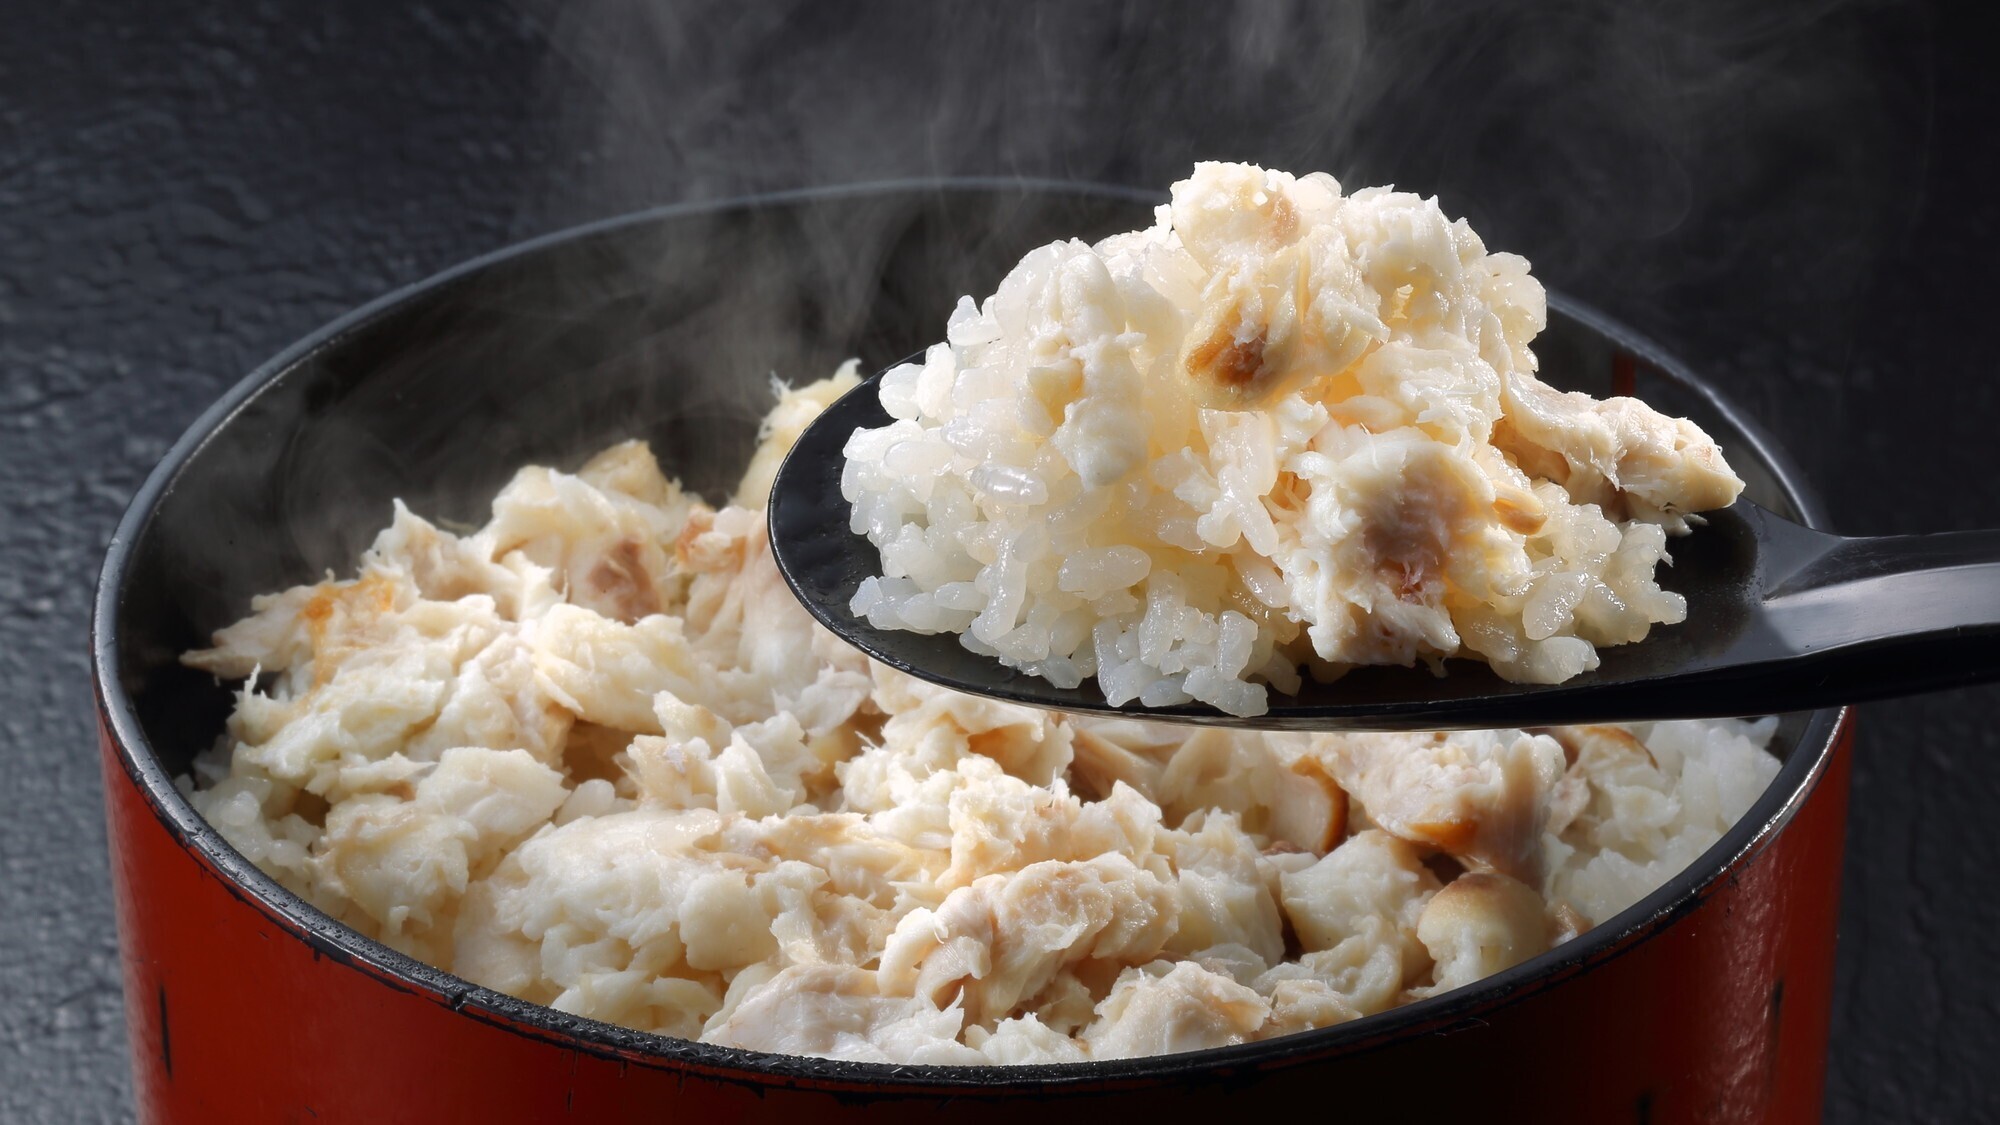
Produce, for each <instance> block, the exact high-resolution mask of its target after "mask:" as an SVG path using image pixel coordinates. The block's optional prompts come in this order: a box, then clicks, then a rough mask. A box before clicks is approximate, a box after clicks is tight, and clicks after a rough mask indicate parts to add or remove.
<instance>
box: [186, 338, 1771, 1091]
mask: <svg viewBox="0 0 2000 1125" xmlns="http://www.w3.org/2000/svg"><path fill="white" fill-rule="evenodd" d="M855 382H856V380H855V379H854V377H853V375H852V373H851V371H849V372H845V373H843V374H842V375H841V376H839V377H838V378H836V379H833V380H828V381H826V382H822V383H819V384H815V385H814V386H811V387H808V388H805V389H803V390H801V391H798V392H794V393H791V394H788V395H786V396H785V397H784V399H783V401H782V402H781V403H780V404H779V406H778V408H777V410H776V411H775V412H774V413H773V416H772V420H771V423H770V425H769V427H768V431H769V434H770V437H769V440H767V442H766V443H765V446H764V448H763V449H762V450H760V451H759V453H758V455H757V458H756V459H755V461H754V462H753V464H752V466H751V469H750V471H749V472H748V474H747V475H746V478H745V480H744V483H743V485H742V487H741V490H740V491H739V492H738V494H737V497H736V504H735V505H732V506H729V507H725V508H723V509H722V510H720V511H717V510H714V509H711V508H710V507H708V506H707V505H705V504H703V503H702V502H701V501H699V500H698V499H696V498H694V497H692V496H689V495H687V494H686V493H684V492H682V491H681V489H680V488H679V487H678V486H677V485H676V484H675V483H674V482H672V481H670V480H668V479H667V478H666V477H664V476H663V475H662V474H661V473H660V470H659V468H658V466H657V465H656V464H655V462H654V460H653V457H652V455H651V454H650V453H649V452H648V451H647V449H646V448H645V447H644V446H642V445H639V444H636V443H628V444H625V445H620V446H616V447H613V448H612V449H609V450H607V451H605V452H604V453H602V454H600V455H598V456H597V457H596V458H594V459H593V460H591V461H590V462H589V463H588V464H586V465H585V466H583V468H582V469H581V470H580V471H578V472H576V473H575V474H569V473H561V472H554V471H551V470H549V469H545V468H537V467H531V468H526V469H522V470H521V471H520V472H519V473H518V474H517V475H516V476H515V478H514V480H513V481H512V483H510V484H509V485H508V486H507V487H506V488H505V489H504V490H503V491H502V492H501V493H500V494H499V496H498V497H497V498H496V499H495V500H494V502H493V509H492V518H491V520H490V521H489V522H488V523H487V524H486V526H485V527H484V528H482V529H481V530H480V531H478V532H477V533H476V534H473V535H468V536H463V537H461V536H457V535H454V534H452V533H450V532H448V531H445V530H441V529H439V528H438V527H436V526H434V525H432V524H430V523H428V522H426V521H425V520H423V519H421V518H419V517H418V516H416V515H415V514H413V513H411V512H410V511H409V510H408V509H406V508H404V507H402V506H401V505H400V504H399V505H397V506H396V509H395V514H394V519H393V521H392V522H391V523H390V525H389V527H387V528H386V529H385V530H383V531H382V533H381V534H380V535H379V536H378V537H377V538H376V540H375V543H374V546H373V547H372V548H371V549H370V550H369V551H368V552H367V554H366V555H365V556H364V557H363V560H362V564H361V568H360V574H359V576H358V577H357V578H355V579H353V580H347V581H334V580H332V579H329V580H327V581H324V582H320V583H316V584H314V585H310V586H301V587H297V588H294V589H291V590H287V591H285V592H283V593H279V594H274V595H270V596H266V597H261V598H258V599H256V600H255V602H254V603H253V608H254V613H253V614H252V616H250V617H248V618H246V619H245V620H243V621H241V622H239V623H237V624H236V625H233V626H231V627H229V628H227V629H224V630H222V631H221V632H220V633H218V634H217V635H216V637H215V647H213V648H211V649H207V650H205V651H202V652H196V653H191V654H189V655H188V656H187V657H186V661H187V663H189V664H191V665H193V666H194V667H197V668H202V669H206V670H208V671H210V672H213V673H215V674H216V675H217V676H220V677H224V678H228V679H233V680H242V681H244V683H243V686H242V689H241V692H240V694H239V695H238V696H237V702H236V709H235V712H234V714H233V715H232V716H231V718H230V721H229V729H228V734H227V736H226V737H225V738H223V739H222V740H221V742H220V743H219V744H218V745H217V746H216V747H215V749H214V750H213V751H212V752H211V753H209V754H206V755H204V756H203V757H202V758H201V759H200V760H199V761H198V762H197V763H196V777H197V780H188V781H184V788H185V790H186V791H187V792H188V796H189V799H190V800H191V801H192V802H193V804H194V806H195V808H196V809H197V810H199V811H200V812H201V814H202V815H203V816H205V817H207V818H208V820H209V821H210V822H211V823H212V824H214V825H215V827H216V828H217V829H218V830H219V831H220V832H221V833H222V834H223V836H224V837H225V838H227V839H228V840H229V842H230V843H231V844H232V845H233V846H234V847H235V848H236V849H237V850H238V851H240V852H242V853H243V854H244V855H245V856H246V857H248V858H249V859H251V860H252V861H254V862H255V863H257V864H258V865H259V866H260V867H261V868H263V870H265V871H266V872H268V873H269V874H271V875H272V876H273V877H274V878H276V879H278V880H279V881H280V882H282V883H283V884H284V885H285V886H287V887H289V888H291V889H292V890H293V891H295V892H297V893H298V894H299V895H301V896H302V897H304V898H305V899H306V900H307V901H309V902H311V903H313V904H314V905H316V906H317V907H319V908H320V909H321V910H324V911H325V912H327V913H328V914H330V915H332V916H333V917H335V918H337V919H339V920H340V921H342V922H344V923H346V924H347V925H349V926H352V927H354V928H356V929H358V930H360V931H361V932H362V933H364V934H367V935H369V936H371V937H374V938H376V939H378V940H380V941H382V942H385V943H387V944H388V945H390V946H393V947H395V948H397V949H400V950H402V951H404V952H406V953H408V954H410V955H412V956H415V957H418V958H421V959H423V960H426V961H429V962H430V963H432V964H434V965H438V966H440V967H442V968H444V969H447V970H449V971H451V972H454V973H456V974H458V975H459V976H461V977H464V978H466V979H468V980H471V981H474V982H476V983H478V984H482V985H486V986H488V987H491V988H495V989H498V990H501V991H503V992H508V993H511V994H513V995H516V996H520V997H522V998H525V999H527V1000H530V1001H534V1002H538V1003H542V1004H548V1005H551V1006H553V1007H555V1008H558V1009H560V1010H562V1011H565V1012H571V1013H575V1014H578V1015H583V1016H588V1017H592V1018H595V1019H600V1020H605V1021H609V1022H612V1023H618V1024H624V1025H626V1026H630V1027H635V1028H639V1029H642V1030H646V1031H653V1032H659V1033H662V1034H666V1035H673V1036H681V1037H685V1038H699V1039H702V1040H705V1041H708V1042H712V1043H721V1044H730V1045H735V1046H740V1047H750V1048H756V1049H760V1050H766V1051H780V1052H788V1053H794V1054H809V1055H825V1056H832V1057H838V1058H847V1059H862V1060H873V1061H878V1062H894V1063H981V1062H990V1063H1031V1062H1055V1061H1069V1060H1081V1059H1103V1058H1115V1057H1122V1056H1130V1055H1143V1054H1155V1053H1163V1052H1175V1051H1188V1050H1195V1049H1199V1048H1204V1047H1211V1046H1219V1045H1223V1044H1229V1043H1238V1042H1243V1041H1246V1040H1253V1039H1262V1038H1269V1037H1272V1036H1278V1035H1285V1034H1289V1033H1292V1032H1296V1031H1301V1030H1305V1029H1307V1028H1313V1027H1322V1026H1326V1025H1328V1024H1334V1023H1339V1022H1341V1021H1344V1020H1350V1019H1354V1018H1357V1017H1359V1016H1364V1015H1367V1014H1370V1013H1373V1012H1379V1011H1382V1010H1385V1009H1387V1008H1390V1007H1393V1006H1395V1005H1398V1004H1401V1003H1405V1002H1408V1001H1410V1000H1414V999H1418V998H1421V997H1425V996H1429V995H1433V994H1436V993H1438V992H1442V991H1445V990H1448V989H1451V988H1456V987H1459V986H1461V985H1464V984H1467V983H1469V982H1471V981H1474V980H1477V979H1479V978H1480V977H1482V976H1485V975H1487V974H1489V973H1492V972H1495V971H1498V970H1500V969H1502V968H1505V967H1507V966H1509V965H1512V964H1515V963H1517V962H1519V961H1521V960H1524V959H1526V958H1528V957H1531V956H1533V955H1534V954H1536V953H1539V952H1541V951H1543V950H1545V949H1547V948H1549V947H1550V946H1551V945H1553V944H1555V943H1558V942H1560V941H1563V940H1566V939H1567V938H1568V937H1570V936H1572V935H1574V934H1575V933H1576V932H1578V931H1579V930H1581V929H1583V928H1585V927H1587V926H1588V925H1589V924H1591V923H1592V922H1595V921H1602V920H1603V919H1605V918H1608V917H1609V916H1611V915H1612V914H1615V913H1617V912H1618V911H1619V910H1621V909H1623V908H1624V907H1625V906H1627V905H1629V904H1631V903H1632V902H1634V901H1636V900H1637V899H1638V898H1639V897H1641V896H1642V895H1644V894H1645V893H1646V892H1647V891H1649V890H1650V889H1652V888H1653V887H1655V886H1657V885H1658V884H1659V883H1660V882H1662V881H1663V880H1664V879H1666V878H1667V877H1668V876H1669V875H1670V874H1672V873H1673V872H1674V871H1675V870H1677V869H1679V868H1680V867H1681V866H1682V865H1684V864H1685V863H1686V862H1687V861H1688V860H1689V859H1691V858H1692V857H1694V856H1696V855H1698V854H1699V853H1701V852H1702V851H1703V850H1704V849H1706V848H1707V847H1708V846H1709V845H1710V844H1712V843H1713V842H1714V841H1715V840H1716V839H1718V838H1719V836H1720V835H1721V833H1722V832H1723V831H1724V830H1725V829H1726V828H1727V827H1728V826H1729V825H1730V824H1731V823H1732V822H1734V821H1735V820H1736V819H1737V818H1738V817H1740V816H1741V815H1742V814H1743V812H1744V811H1745V810H1746V809H1747V808H1748V807H1749V805H1750V804H1751V802H1752V801H1753V800H1755V798H1756V797H1757V795H1758V794H1759V793H1760V792H1761V791H1762V790H1763V789H1764V787H1765V786H1766V785H1767V784H1768V783H1769V781H1770V780H1771V778H1772V776H1773V775H1774V774H1775V772H1776V770H1777V762H1776V760H1775V759H1773V758H1772V757H1771V756H1770V755H1769V754H1768V753H1766V752H1765V751H1764V750H1763V749H1762V746H1763V745H1764V743H1765V741H1766V740H1767V739H1768V738H1769V737H1770V735H1771V732H1772V729H1773V727H1772V724H1771V722H1769V721H1763V722H1756V723H1745V722H1734V721H1725V722H1700V723H1677V724H1662V725H1659V726H1654V727H1635V728H1631V729H1629V730H1628V729H1625V728H1616V727H1594V728H1573V729H1564V730H1557V731H1555V732H1553V733H1552V734H1527V733H1523V732H1519V731H1487V732H1477V733H1468V734H1452V735H1334V736H1324V737H1307V736H1296V735H1277V734H1262V733H1252V732H1244V733H1231V732H1224V731H1218V730H1191V729H1188V728H1180V727H1171V726H1161V725H1154V724H1148V723H1140V722H1129V721H1087V720H1083V719H1077V718H1070V717H1065V716H1061V715H1055V714H1050V713H1046V712H1039V711H1033V710H1026V709H1022V708H1018V707H1012V706H1008V705H1004V704H997V703H991V702H987V701H984V700H980V699H975V698H971V697H967V696H961V695H956V694H953V693H951V692H948V691H944V690H942V689H939V688H936V687H932V686H930V685H928V684H925V683H922V682H919V681H916V680H913V679H910V678H908V677H906V676H903V675H900V674H898V673H895V672H892V671H890V670H888V669H885V668H882V667H879V666H871V665H870V664H869V663H868V662H867V661H866V660H865V659H863V658H862V657H860V656H859V655H857V654H856V653H855V652H854V651H853V650H852V649H849V648H848V647H846V646H845V645H843V644H841V643H839V642H838V641H836V640H834V639H833V638H832V637H831V636H830V635H829V634H827V633H826V632H824V631H823V630H821V629H820V628H819V627H818V626H817V625H816V624H815V623H814V622H813V621H812V620H811V618H810V617H808V616H807V615H806V613H805V612H804V611H803V610H802V609H801V608H800V607H799V606H798V604H797V603H796V602H795V601H794V600H793V599H792V598H791V597H790V596H789V595H788V594H787V593H786V591H785V588H784V585H783V583H782V581H781V579H780V578H779V576H778V573H777V571H776V569H775V567H774V566H773V565H772V562H771V558H770V554H769V551H768V545H767V540H766V536H765V530H764V523H763V515H762V511H763V504H764V500H765V497H764V491H765V489H766V488H767V487H768V482H769V479H770V478H769V469H770V466H771V465H772V464H773V463H774V460H775V458H776V457H777V456H778V455H780V454H781V453H782V452H783V450H784V448H785V447H786V446H787V445H789V443H790V441H791V440H792V438H793V437H795V436H796V434H797V432H798V430H799V428H800V427H801V426H803V424H804V423H805V422H806V421H807V420H809V419H810V418H811V417H812V416H813V415H814V414H815V413H817V411H818V410H819V409H820V408H821V407H822V406H823V405H824V404H825V403H827V402H829V401H831V399H832V398H833V397H834V396H835V395H837V394H838V393H840V392H841V391H843V390H845V389H847V388H849V387H851V386H853V385H854V383H855ZM1461 872H1463V873H1461Z"/></svg>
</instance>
